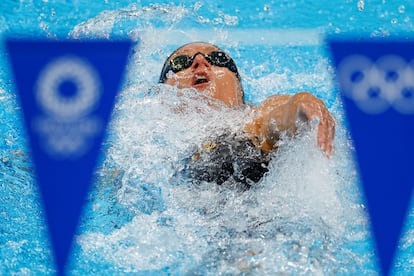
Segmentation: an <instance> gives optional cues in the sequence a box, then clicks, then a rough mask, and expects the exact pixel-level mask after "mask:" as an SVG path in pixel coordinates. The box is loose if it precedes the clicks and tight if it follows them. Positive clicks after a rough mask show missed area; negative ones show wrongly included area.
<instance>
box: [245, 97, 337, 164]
mask: <svg viewBox="0 0 414 276" xmlns="http://www.w3.org/2000/svg"><path fill="white" fill-rule="evenodd" d="M299 121H315V122H317V123H318V138H317V139H318V145H319V146H320V148H321V149H322V150H323V151H324V152H325V154H326V155H328V156H329V155H330V154H331V152H332V148H333V138H334V134H335V122H334V119H333V117H332V115H331V114H330V113H329V111H328V109H327V108H326V106H325V104H324V103H323V101H322V100H320V99H318V98H316V97H315V96H313V95H312V94H310V93H308V92H300V93H298V94H296V95H294V96H290V95H273V96H271V97H269V98H267V99H266V100H265V101H264V102H263V103H262V104H261V105H260V106H257V107H254V116H253V120H252V122H251V123H249V124H248V125H247V126H246V131H247V133H249V134H250V135H252V137H254V138H252V140H253V142H254V143H255V144H256V145H257V146H259V147H261V149H262V150H263V151H265V152H270V151H273V150H275V149H276V142H277V141H278V140H279V138H280V134H281V133H282V132H285V133H286V134H288V135H289V136H294V135H295V134H296V131H297V127H298V124H297V123H298V122H299Z"/></svg>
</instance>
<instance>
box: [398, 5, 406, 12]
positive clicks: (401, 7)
mask: <svg viewBox="0 0 414 276" xmlns="http://www.w3.org/2000/svg"><path fill="white" fill-rule="evenodd" d="M398 12H399V13H405V6H404V5H401V6H399V7H398Z"/></svg>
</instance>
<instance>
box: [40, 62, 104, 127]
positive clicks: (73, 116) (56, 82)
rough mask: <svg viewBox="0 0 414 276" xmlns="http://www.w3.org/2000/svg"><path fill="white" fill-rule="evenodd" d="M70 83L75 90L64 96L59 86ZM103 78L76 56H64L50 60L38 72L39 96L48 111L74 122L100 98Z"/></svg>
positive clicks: (61, 118)
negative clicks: (100, 79)
mask: <svg viewBox="0 0 414 276" xmlns="http://www.w3.org/2000/svg"><path fill="white" fill-rule="evenodd" d="M65 82H68V83H71V84H72V85H74V86H75V88H76V91H75V93H74V94H73V95H71V96H70V97H69V96H65V95H62V93H61V92H60V86H61V85H62V84H63V83H65ZM99 89H100V81H99V78H98V76H97V74H96V72H95V70H94V69H93V68H92V67H91V66H90V65H89V64H88V63H87V62H86V61H84V60H82V59H80V58H77V57H62V58H59V59H56V60H54V61H53V62H51V63H49V64H48V65H47V66H46V67H45V68H44V69H43V71H42V72H41V73H40V75H39V79H38V82H37V94H36V96H37V99H38V101H39V103H40V104H41V105H42V106H43V108H44V109H45V111H46V112H48V113H49V114H50V115H52V116H53V117H55V118H57V119H60V120H62V121H74V120H78V119H80V118H82V117H83V116H85V115H86V114H88V113H90V112H91V111H92V109H93V108H94V107H95V105H96V103H97V102H98V100H99V96H100V95H99V94H100V90H99Z"/></svg>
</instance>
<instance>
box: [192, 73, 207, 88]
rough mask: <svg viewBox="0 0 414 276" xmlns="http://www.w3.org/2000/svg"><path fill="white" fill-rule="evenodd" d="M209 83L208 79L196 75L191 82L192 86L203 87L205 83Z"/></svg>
mask: <svg viewBox="0 0 414 276" xmlns="http://www.w3.org/2000/svg"><path fill="white" fill-rule="evenodd" d="M208 82H210V80H209V78H208V77H207V76H205V75H196V76H195V78H194V80H193V85H194V86H197V85H203V84H205V83H208Z"/></svg>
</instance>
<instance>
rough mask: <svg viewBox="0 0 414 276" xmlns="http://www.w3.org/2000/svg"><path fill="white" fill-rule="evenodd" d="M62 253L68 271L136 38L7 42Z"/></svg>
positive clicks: (60, 263)
mask: <svg viewBox="0 0 414 276" xmlns="http://www.w3.org/2000/svg"><path fill="white" fill-rule="evenodd" d="M6 46H7V48H8V52H9V56H10V63H11V67H12V71H13V73H14V78H15V84H16V88H17V91H18V94H19V98H20V104H21V107H22V111H23V115H24V119H25V123H26V127H27V133H28V135H29V141H30V147H31V154H32V159H33V162H34V166H35V172H36V176H37V183H38V185H39V187H40V192H41V194H42V199H43V203H44V204H43V206H44V210H45V215H46V218H47V223H48V226H49V233H50V238H51V242H52V246H53V249H54V250H53V251H54V255H55V261H56V265H57V270H58V272H59V273H60V274H64V272H65V264H66V261H67V257H68V255H69V253H70V249H71V244H72V239H73V236H74V234H75V232H76V230H77V225H78V223H79V217H80V215H81V212H82V208H83V204H84V201H85V198H86V196H87V193H88V191H89V189H90V183H91V181H92V176H93V172H94V169H95V166H96V163H97V159H98V154H99V150H100V147H101V143H102V141H103V138H104V135H105V130H106V126H107V124H108V120H109V118H110V114H111V111H112V109H113V105H114V99H115V95H116V94H117V92H118V89H119V88H120V84H121V78H122V76H123V72H124V69H125V67H126V63H127V60H128V55H129V51H130V47H131V42H129V41H116V42H110V41H82V42H80V41H69V40H67V41H47V40H37V41H34V40H33V41H29V40H13V39H9V40H7V41H6Z"/></svg>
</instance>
